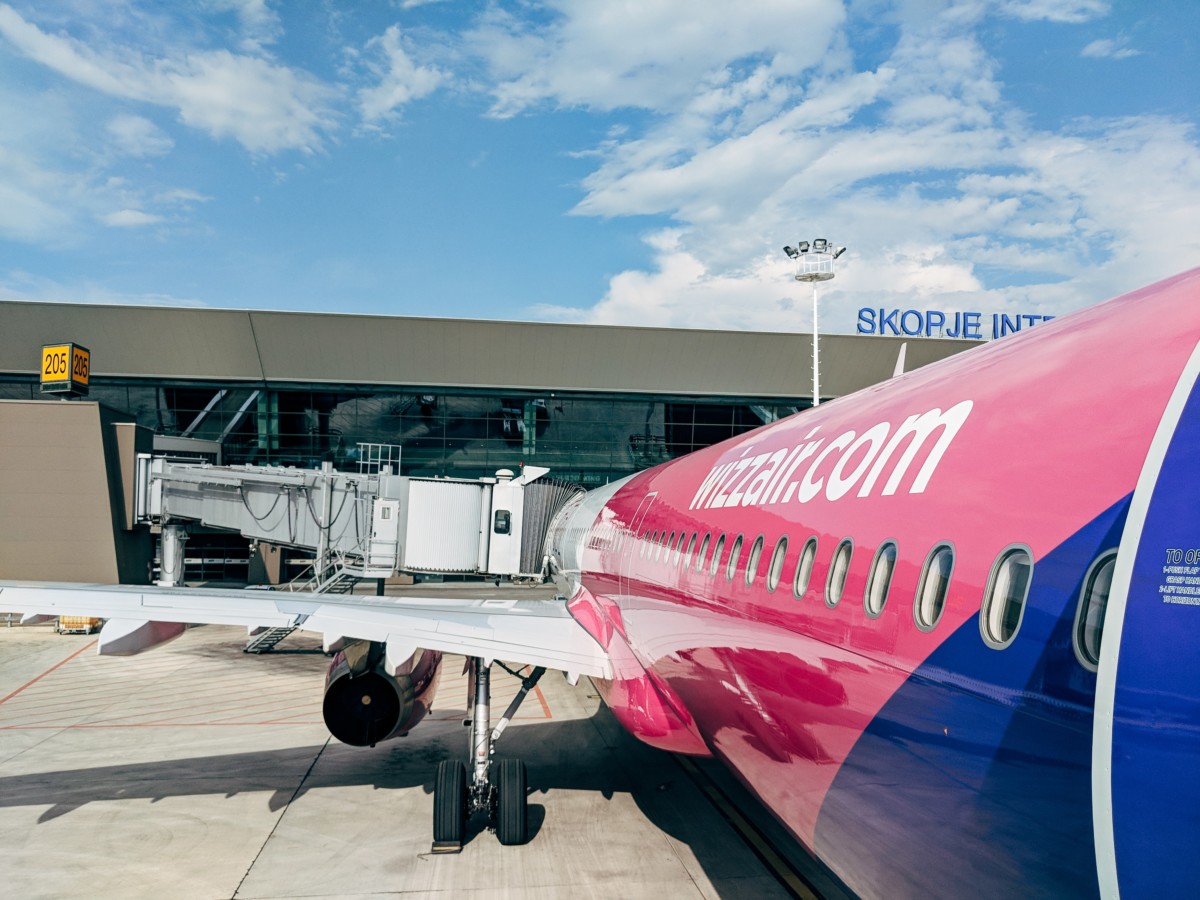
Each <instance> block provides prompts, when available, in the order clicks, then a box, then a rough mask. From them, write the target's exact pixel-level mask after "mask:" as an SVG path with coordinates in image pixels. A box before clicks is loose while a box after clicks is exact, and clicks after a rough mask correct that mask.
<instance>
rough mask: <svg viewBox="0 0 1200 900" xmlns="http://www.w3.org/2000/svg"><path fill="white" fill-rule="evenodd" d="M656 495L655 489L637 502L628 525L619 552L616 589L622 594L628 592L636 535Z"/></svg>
mask: <svg viewBox="0 0 1200 900" xmlns="http://www.w3.org/2000/svg"><path fill="white" fill-rule="evenodd" d="M657 496H658V492H657V491H654V492H653V493H650V494H647V495H646V496H645V497H643V498H642V502H641V503H639V504H638V508H637V512H635V513H634V514H633V521H632V523H631V524H630V526H629V534H628V535H627V536H626V539H625V545H624V549H623V552H622V553H621V575H620V584H619V585H618V589H619V591H620V593H621V595H622V596H628V594H629V578H630V575H631V574H632V572H633V566H634V562H635V560H637V558H638V537H639V536H640V535H641V533H642V522H643V521H644V520H645V518H646V513H648V512H649V511H650V507H651V506H653V505H654V498H655V497H657Z"/></svg>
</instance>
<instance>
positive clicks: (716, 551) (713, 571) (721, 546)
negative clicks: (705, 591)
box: [708, 535, 725, 578]
mask: <svg viewBox="0 0 1200 900" xmlns="http://www.w3.org/2000/svg"><path fill="white" fill-rule="evenodd" d="M724 552H725V535H721V536H720V537H719V538H717V543H716V546H714V547H713V555H712V565H710V566H709V568H708V574H709V576H710V577H713V578H715V577H716V575H717V569H719V568H721V554H722V553H724Z"/></svg>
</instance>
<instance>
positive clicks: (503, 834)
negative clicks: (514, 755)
mask: <svg viewBox="0 0 1200 900" xmlns="http://www.w3.org/2000/svg"><path fill="white" fill-rule="evenodd" d="M496 794H497V797H496V837H497V838H499V840H500V843H501V844H504V845H505V846H506V847H512V846H516V845H518V844H524V843H525V842H526V841H527V840H528V839H529V838H528V834H527V832H526V824H525V807H526V797H525V764H524V763H523V762H521V761H520V760H519V759H502V760H500V763H499V765H498V766H497V771H496Z"/></svg>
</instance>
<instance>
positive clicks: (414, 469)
mask: <svg viewBox="0 0 1200 900" xmlns="http://www.w3.org/2000/svg"><path fill="white" fill-rule="evenodd" d="M820 340H821V347H820V350H821V386H822V389H823V390H822V393H823V396H822V400H823V401H824V400H829V399H833V398H836V397H838V396H841V395H844V394H847V393H851V392H853V391H856V390H859V389H861V388H864V387H867V386H869V385H872V384H875V383H878V382H880V381H883V380H885V379H887V378H889V377H891V375H892V374H893V372H894V370H895V367H896V362H897V358H898V356H899V354H900V352H901V345H902V344H904V343H905V342H907V346H906V349H905V368H906V370H911V369H914V368H917V367H919V366H922V365H926V364H928V363H931V362H934V361H937V360H939V359H942V358H945V357H947V356H950V355H952V354H954V353H957V352H959V351H961V350H964V349H967V348H969V347H971V346H974V344H975V343H977V342H975V341H964V340H945V339H934V338H917V339H906V338H897V337H883V336H862V335H824V336H822V337H821V339H820ZM66 342H74V343H75V344H77V345H80V346H82V347H85V348H87V350H89V351H90V371H89V373H88V385H87V388H88V391H87V396H86V399H85V400H81V401H76V402H77V403H82V404H83V405H92V406H95V408H96V409H97V410H102V411H103V412H102V414H101V413H99V412H98V413H97V414H96V416H94V417H92V418H91V419H89V421H90V422H94V423H95V424H94V425H89V426H87V427H88V428H95V429H99V430H100V431H103V430H104V429H106V428H109V427H111V426H112V425H113V423H116V422H132V423H136V424H137V425H138V426H141V428H140V429H138V431H139V433H140V434H143V435H145V434H151V435H153V437H154V445H155V448H156V449H157V450H159V451H162V450H167V451H168V452H169V450H170V448H171V446H172V441H173V440H177V439H179V438H187V439H190V440H191V441H200V442H204V444H192V446H207V447H209V448H212V450H213V457H214V461H216V459H215V458H216V457H218V455H219V461H221V462H223V463H224V464H226V465H230V464H239V463H254V464H259V465H280V466H298V467H306V468H312V467H318V466H320V464H321V463H322V462H332V463H333V465H334V466H335V467H336V468H338V469H341V470H352V469H354V468H356V467H357V464H358V462H359V459H360V455H361V454H362V453H364V452H385V453H389V454H393V455H392V456H391V459H392V460H393V462H394V461H396V460H397V459H398V465H399V472H400V474H404V475H417V476H434V477H438V476H449V477H464V478H477V477H481V476H487V475H491V474H494V473H495V471H496V470H497V469H500V468H510V469H517V468H518V467H519V466H520V465H522V464H528V465H537V466H545V467H548V468H549V469H550V470H551V472H552V474H553V475H554V476H557V477H558V478H561V479H566V480H570V481H573V482H576V483H578V484H581V485H583V486H584V487H589V488H590V487H595V486H598V485H602V484H605V483H607V482H609V481H611V480H613V479H616V478H620V477H623V476H625V475H628V474H630V473H632V472H635V471H637V470H639V469H644V468H647V467H649V466H652V465H655V464H657V463H660V462H663V461H665V460H667V459H670V458H673V457H676V456H680V455H682V454H685V453H688V452H690V451H692V450H696V449H698V448H701V447H705V446H709V445H711V444H714V443H716V442H718V441H720V440H724V439H725V438H728V437H731V436H733V435H736V434H739V433H742V432H744V431H747V430H749V429H751V428H754V427H757V426H759V425H761V424H763V423H766V422H771V421H774V420H775V419H777V418H780V417H782V416H785V415H790V414H791V413H793V412H795V411H798V410H803V409H805V408H808V407H809V406H811V405H812V402H813V397H812V336H811V335H810V334H802V333H755V332H743V331H700V330H690V329H671V328H641V327H612V326H591V325H561V324H545V323H517V322H498V321H464V320H454V319H437V318H408V317H389V316H368V315H343V314H314V313H292V312H260V311H248V310H226V309H207V308H155V307H137V306H105V305H92V304H69V303H32V302H20V301H5V302H0V454H2V455H0V524H3V525H4V527H5V529H6V533H8V534H12V533H14V532H13V531H12V530H11V528H10V526H11V525H13V524H14V523H12V522H10V521H5V519H6V518H9V519H11V517H12V516H13V515H15V513H14V511H13V504H12V503H6V502H5V496H4V495H5V493H6V488H5V486H6V485H7V486H9V489H8V490H7V492H8V493H9V494H10V495H11V492H12V489H13V488H12V486H15V485H20V484H28V483H29V479H30V478H31V477H33V476H32V473H31V472H30V471H28V466H29V465H31V464H36V462H37V461H36V460H35V459H32V458H28V457H30V452H31V451H29V445H28V442H24V443H22V441H21V440H19V439H17V438H15V437H14V435H13V434H12V433H11V432H12V431H13V429H14V428H18V427H28V426H27V425H22V426H18V423H19V422H26V423H27V422H30V421H33V420H34V419H31V418H30V417H29V416H28V415H25V416H24V417H19V416H17V415H16V413H15V412H13V410H14V404H13V403H11V402H9V401H36V400H44V399H46V397H47V396H48V395H45V394H43V392H42V390H41V385H40V382H41V377H40V376H41V372H40V368H41V363H42V361H43V357H42V348H43V347H44V346H46V345H50V344H56V343H66ZM20 405H24V404H20ZM41 406H42V407H43V408H44V407H45V404H42V405H41ZM6 407H7V408H8V410H9V411H8V413H5V411H4V409H5V408H6ZM53 411H54V410H50V412H53ZM34 418H35V419H37V418H38V417H34ZM44 418H45V416H44V415H43V416H42V417H41V419H39V421H40V420H44ZM5 432H8V433H7V434H6V433H5ZM62 435H63V439H66V440H73V441H76V442H78V443H79V446H78V447H77V448H74V449H72V451H71V452H70V453H69V454H68V458H70V459H72V460H74V461H75V463H76V464H80V465H82V464H85V463H87V462H88V460H87V459H86V457H89V456H95V455H97V454H102V453H103V452H104V451H103V450H102V449H93V450H90V451H89V450H88V449H87V448H88V447H92V448H102V447H103V446H105V441H107V440H108V438H107V436H105V435H103V434H102V435H99V436H98V437H97V436H91V437H84V436H80V435H76V436H74V437H69V432H63V433H62ZM144 443H145V441H144V440H143V441H142V444H144ZM18 444H21V445H22V446H25V447H26V451H29V452H26V453H24V454H23V453H19V452H16V451H15V450H14V449H13V448H14V447H15V446H17V445H18ZM360 445H375V448H374V449H372V450H371V451H366V450H364V449H363V448H362V447H361V446H360ZM380 445H382V446H385V447H386V448H387V449H386V450H385V451H379V449H378V448H379V446H380ZM56 449H57V450H60V451H64V450H66V449H67V448H62V447H58V448H56ZM139 449H140V447H139ZM45 458H46V457H44V456H43V457H42V460H43V461H44V460H45ZM92 462H95V460H92ZM102 469H103V466H101V467H100V469H98V471H100V470H102ZM97 477H101V476H99V475H98V476H97ZM97 490H99V488H97ZM110 493H111V492H110ZM31 502H32V501H31ZM6 507H7V509H8V513H7V515H6V514H5V509H6ZM114 515H116V513H114ZM25 525H28V522H26V523H25ZM23 527H24V526H23ZM0 562H2V560H0ZM0 568H3V566H2V565H0ZM0 577H31V576H29V575H28V574H16V573H11V572H10V573H5V572H3V571H0Z"/></svg>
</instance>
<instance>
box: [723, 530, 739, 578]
mask: <svg viewBox="0 0 1200 900" xmlns="http://www.w3.org/2000/svg"><path fill="white" fill-rule="evenodd" d="M741 556H742V536H741V535H740V534H739V535H738V536H737V537H735V538H734V539H733V546H732V547H730V548H729V562H727V563H726V564H725V580H726V581H733V573H734V572H736V571H737V564H738V560H739V559H740V558H741Z"/></svg>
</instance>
